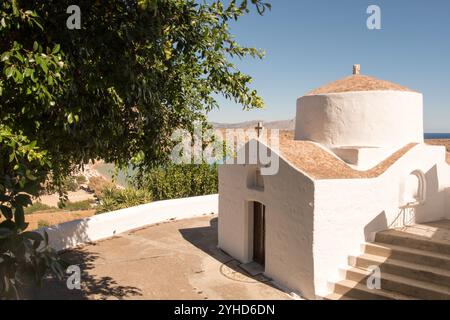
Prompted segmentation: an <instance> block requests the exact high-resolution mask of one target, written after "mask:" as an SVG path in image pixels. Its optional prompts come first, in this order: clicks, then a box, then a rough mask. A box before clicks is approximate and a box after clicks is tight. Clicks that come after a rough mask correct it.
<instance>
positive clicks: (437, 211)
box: [364, 166, 450, 242]
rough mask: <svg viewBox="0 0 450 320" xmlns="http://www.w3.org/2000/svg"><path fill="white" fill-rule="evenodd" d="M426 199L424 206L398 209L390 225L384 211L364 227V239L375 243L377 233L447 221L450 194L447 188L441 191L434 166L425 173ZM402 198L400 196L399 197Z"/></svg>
mask: <svg viewBox="0 0 450 320" xmlns="http://www.w3.org/2000/svg"><path fill="white" fill-rule="evenodd" d="M425 181H426V198H425V202H424V203H422V204H418V205H414V206H404V207H399V208H398V214H397V216H396V217H395V218H394V219H393V220H392V222H391V223H389V224H388V221H387V217H386V212H385V211H382V212H381V213H380V214H378V215H377V216H376V217H375V218H374V219H372V221H370V222H369V223H368V224H367V225H366V226H365V227H364V237H365V240H366V241H369V242H371V241H373V240H374V236H375V233H376V232H378V231H382V230H386V229H393V228H401V227H404V226H408V225H411V224H414V223H416V222H417V221H418V222H419V223H420V222H428V221H433V220H441V219H445V217H446V216H447V217H448V215H446V212H445V210H442V208H443V207H445V202H446V203H450V193H449V189H450V188H447V189H445V190H444V191H439V177H438V170H437V167H436V166H433V167H432V168H431V169H430V170H428V171H427V172H426V173H425ZM399 196H400V195H399Z"/></svg>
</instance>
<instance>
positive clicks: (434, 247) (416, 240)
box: [375, 229, 450, 255]
mask: <svg viewBox="0 0 450 320" xmlns="http://www.w3.org/2000/svg"><path fill="white" fill-rule="evenodd" d="M409 231H411V230H409ZM409 231H408V232H406V231H401V230H398V229H395V230H394V229H392V230H386V231H381V232H378V233H377V234H376V236H375V242H378V243H382V244H391V245H396V246H403V247H406V248H411V249H418V250H425V251H431V252H436V253H440V254H446V255H450V239H449V240H448V241H447V240H446V238H445V237H442V233H443V232H442V230H441V231H440V237H433V236H432V235H429V236H423V235H418V234H415V233H411V232H409ZM447 232H448V234H449V237H450V230H446V232H445V234H447Z"/></svg>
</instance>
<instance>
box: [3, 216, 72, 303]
mask: <svg viewBox="0 0 450 320" xmlns="http://www.w3.org/2000/svg"><path fill="white" fill-rule="evenodd" d="M0 225H1V226H0V274H1V275H2V277H1V278H0V297H1V298H3V299H5V298H19V297H20V289H21V288H22V287H23V286H24V285H30V284H34V285H40V284H41V281H42V278H43V276H44V275H45V274H46V273H47V272H48V269H51V270H52V272H53V273H54V274H55V275H56V276H57V277H58V278H59V279H62V277H63V275H64V268H63V265H64V263H61V261H60V259H59V257H58V255H57V253H56V252H55V251H54V250H53V249H51V248H50V247H49V246H48V235H47V233H44V236H42V235H41V234H40V233H37V232H22V233H17V232H15V224H14V222H12V221H11V220H6V221H4V222H2V223H1V224H0Z"/></svg>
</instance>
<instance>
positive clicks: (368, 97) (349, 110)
mask: <svg viewBox="0 0 450 320" xmlns="http://www.w3.org/2000/svg"><path fill="white" fill-rule="evenodd" d="M422 105H423V97H422V94H420V93H415V92H403V91H360V92H343V93H329V94H321V95H311V96H304V97H301V98H299V99H298V100H297V116H296V127H295V139H297V140H312V141H315V142H318V143H321V144H323V145H325V146H327V147H341V146H366V147H389V146H391V147H392V146H394V147H396V146H404V145H406V144H408V143H411V142H423V107H422Z"/></svg>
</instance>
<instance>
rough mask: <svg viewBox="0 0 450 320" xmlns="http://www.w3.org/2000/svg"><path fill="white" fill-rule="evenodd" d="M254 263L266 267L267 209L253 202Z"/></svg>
mask: <svg viewBox="0 0 450 320" xmlns="http://www.w3.org/2000/svg"><path fill="white" fill-rule="evenodd" d="M253 261H254V262H256V263H258V264H259V265H261V266H264V264H265V261H266V207H265V205H263V204H262V203H260V202H257V201H254V202H253Z"/></svg>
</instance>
